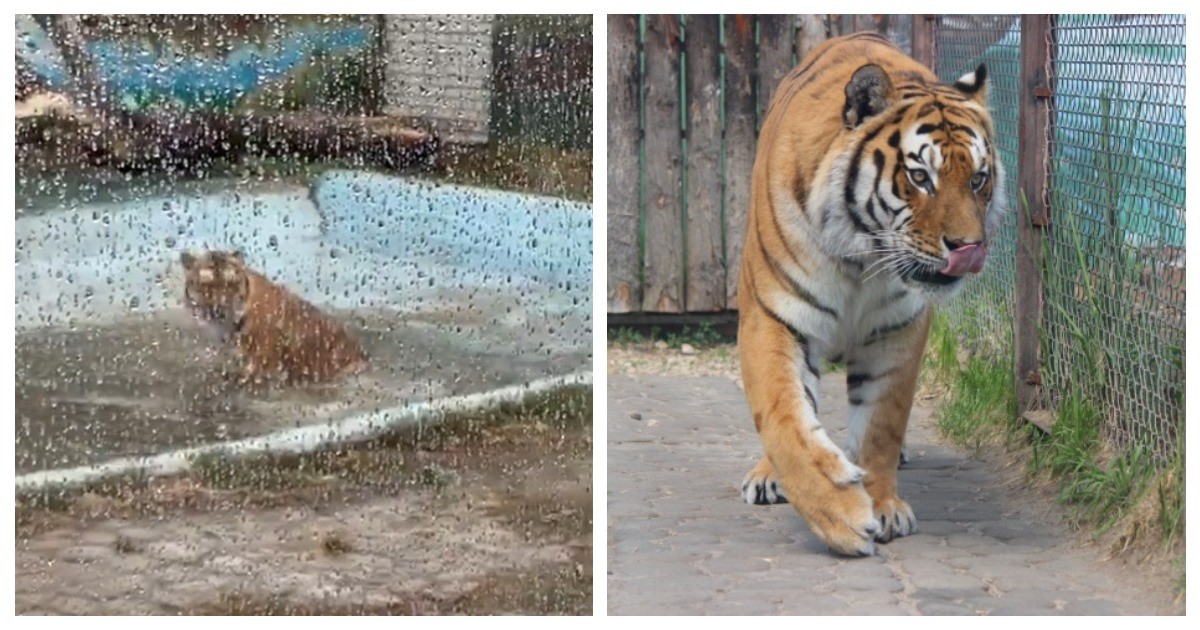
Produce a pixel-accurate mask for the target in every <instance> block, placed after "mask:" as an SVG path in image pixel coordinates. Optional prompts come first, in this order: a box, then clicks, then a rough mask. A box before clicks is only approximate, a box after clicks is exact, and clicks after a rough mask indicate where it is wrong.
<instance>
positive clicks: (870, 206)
mask: <svg viewBox="0 0 1200 630" xmlns="http://www.w3.org/2000/svg"><path fill="white" fill-rule="evenodd" d="M867 214H868V215H870V216H871V220H872V221H874V222H875V225H878V226H879V227H880V228H883V221H880V220H879V217H877V216H875V200H874V198H871V199H867ZM876 240H878V239H876Z"/></svg>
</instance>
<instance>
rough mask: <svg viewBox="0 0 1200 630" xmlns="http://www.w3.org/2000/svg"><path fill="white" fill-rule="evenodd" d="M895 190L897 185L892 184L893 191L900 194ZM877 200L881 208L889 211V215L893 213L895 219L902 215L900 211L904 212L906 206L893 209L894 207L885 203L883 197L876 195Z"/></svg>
mask: <svg viewBox="0 0 1200 630" xmlns="http://www.w3.org/2000/svg"><path fill="white" fill-rule="evenodd" d="M895 188H896V185H895V184H892V191H893V192H898V191H896V190H895ZM896 196H897V197H899V196H900V195H896ZM875 198H876V199H877V200H878V201H879V206H880V207H881V208H883V209H884V210H887V211H888V212H889V213H891V215H892V216H893V217H895V216H898V215H899V214H900V211H902V210H904V206H900V207H899V208H893V207H891V206H889V205H887V204H886V203H884V202H883V197H880V196H879V195H875Z"/></svg>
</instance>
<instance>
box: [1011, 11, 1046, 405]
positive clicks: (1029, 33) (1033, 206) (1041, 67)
mask: <svg viewBox="0 0 1200 630" xmlns="http://www.w3.org/2000/svg"><path fill="white" fill-rule="evenodd" d="M1053 22H1054V17H1053V16H1051V15H1025V16H1022V17H1021V76H1020V89H1021V96H1020V99H1021V101H1020V103H1021V105H1020V107H1021V109H1020V123H1019V128H1018V132H1017V140H1018V149H1017V155H1018V158H1017V159H1018V169H1017V170H1018V176H1017V177H1018V190H1017V191H1015V192H1016V193H1017V198H1016V199H1015V200H1014V201H1015V202H1016V205H1017V260H1016V277H1017V278H1018V281H1017V283H1016V296H1015V300H1016V301H1015V310H1016V318H1017V321H1016V330H1015V331H1014V332H1015V335H1014V341H1015V345H1016V348H1015V349H1014V353H1015V357H1014V364H1015V377H1016V390H1017V413H1018V414H1021V415H1024V414H1026V413H1027V412H1030V411H1033V410H1035V408H1036V407H1037V405H1038V402H1039V401H1038V386H1037V384H1038V383H1040V382H1041V376H1040V370H1041V368H1040V366H1039V360H1038V346H1039V338H1038V330H1039V329H1040V328H1041V323H1042V253H1043V252H1042V231H1043V229H1044V228H1045V226H1047V225H1049V214H1048V208H1047V201H1048V200H1047V196H1048V195H1047V190H1048V188H1047V183H1048V178H1047V172H1046V164H1047V163H1048V162H1049V159H1050V143H1049V134H1048V131H1049V128H1050V103H1051V98H1052V94H1051V92H1050V89H1051V86H1050V79H1049V73H1050V69H1051V67H1052V64H1053V59H1054V48H1053V43H1052V41H1051V38H1052V36H1053V30H1052V28H1053Z"/></svg>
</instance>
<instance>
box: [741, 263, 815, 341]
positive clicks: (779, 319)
mask: <svg viewBox="0 0 1200 630" xmlns="http://www.w3.org/2000/svg"><path fill="white" fill-rule="evenodd" d="M751 284H753V279H752V280H751ZM754 301H755V302H758V305H759V306H761V307H762V310H763V312H765V313H766V314H767V316H768V317H770V318H771V319H773V320H775V323H777V324H779V325H780V326H783V327H784V328H786V329H787V330H788V332H789V333H791V335H792V338H793V339H795V341H796V343H798V344H800V345H801V346H804V347H807V346H808V337H805V336H804V334H803V333H801V332H800V331H799V330H796V328H795V327H794V326H792V325H791V324H789V323H787V322H786V321H784V319H783V318H782V317H780V316H779V314H778V313H776V312H775V311H772V310H771V307H769V306H767V305H766V303H764V302H763V301H762V298H760V297H758V291H757V290H755V291H754Z"/></svg>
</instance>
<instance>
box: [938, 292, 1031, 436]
mask: <svg viewBox="0 0 1200 630" xmlns="http://www.w3.org/2000/svg"><path fill="white" fill-rule="evenodd" d="M925 365H926V368H927V369H928V370H929V372H930V376H932V377H933V378H934V379H935V380H936V382H938V383H942V384H944V385H946V386H948V387H949V393H948V395H947V396H946V399H945V404H943V406H942V408H941V410H940V412H939V414H938V427H939V428H940V429H941V431H942V433H943V434H945V435H946V436H947V437H949V438H951V439H952V440H954V441H955V442H956V443H958V444H961V445H963V446H967V447H969V448H972V449H979V448H980V447H982V446H983V445H985V444H987V443H990V442H991V441H992V440H993V438H994V437H995V436H997V435H999V434H1003V433H1007V432H1010V431H1011V430H1012V428H1013V420H1012V418H1014V417H1015V416H1016V408H1017V401H1016V393H1015V392H1014V391H1013V379H1012V368H1011V367H1010V366H1011V363H1008V362H1007V361H999V362H998V361H993V360H991V359H989V358H985V356H984V355H980V354H972V355H971V357H970V358H968V359H967V360H966V362H965V363H963V364H961V365H960V363H959V359H958V336H957V333H956V332H955V331H954V330H953V329H952V328H951V326H950V324H949V323H948V321H947V319H946V318H945V317H944V316H942V315H940V314H939V315H938V316H937V317H936V318H935V319H934V322H933V327H932V329H931V331H930V335H929V345H928V346H927V348H926V355H925Z"/></svg>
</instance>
